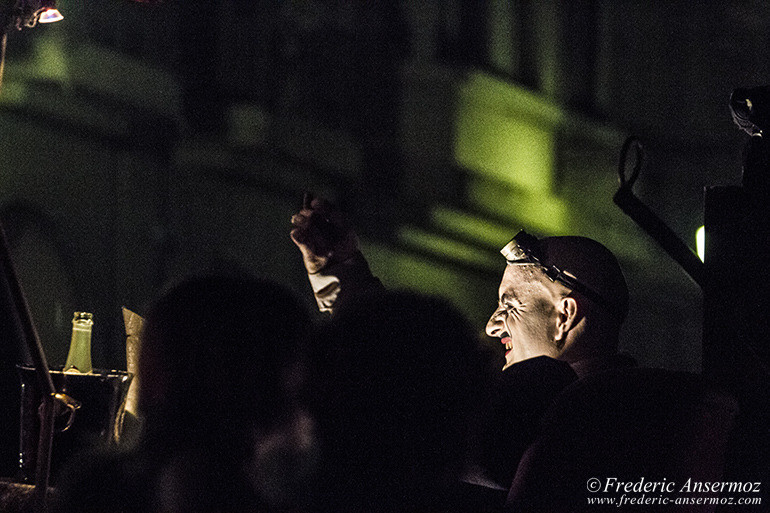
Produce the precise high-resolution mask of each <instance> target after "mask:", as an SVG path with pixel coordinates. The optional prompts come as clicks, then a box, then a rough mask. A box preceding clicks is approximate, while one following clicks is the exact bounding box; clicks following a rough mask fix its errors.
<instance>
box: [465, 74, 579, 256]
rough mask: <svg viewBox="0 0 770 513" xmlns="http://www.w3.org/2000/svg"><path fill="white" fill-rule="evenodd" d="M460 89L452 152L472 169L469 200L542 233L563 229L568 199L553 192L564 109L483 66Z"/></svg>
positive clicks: (486, 211) (506, 218) (565, 221)
mask: <svg viewBox="0 0 770 513" xmlns="http://www.w3.org/2000/svg"><path fill="white" fill-rule="evenodd" d="M458 93H459V94H458V104H457V108H456V117H455V138H454V154H455V158H456V160H457V162H458V163H459V164H460V165H461V166H463V167H464V168H466V169H468V170H469V171H470V172H471V173H472V175H473V176H472V178H471V180H470V181H469V183H468V185H467V188H466V197H467V200H468V201H469V202H470V203H471V204H473V205H475V206H477V207H478V208H479V209H480V210H481V211H483V212H485V213H488V214H492V215H494V216H495V217H500V218H502V219H505V220H510V222H511V223H512V225H515V226H516V227H523V228H530V229H532V230H535V231H538V232H540V233H541V234H551V233H557V232H563V231H565V230H566V229H567V228H568V226H567V222H568V216H567V209H566V205H565V204H564V202H563V201H562V200H561V199H560V198H558V197H557V196H556V195H554V194H553V189H554V181H555V168H556V157H555V155H556V140H557V134H558V129H559V127H560V126H562V124H563V123H564V122H565V115H564V112H563V111H562V110H561V109H560V108H559V107H558V106H556V105H555V104H553V103H551V102H549V101H547V100H546V99H544V98H543V97H541V96H538V95H537V94H534V93H532V92H531V91H527V90H525V89H523V88H520V87H517V86H516V85H514V84H512V83H510V82H507V81H503V80H500V79H498V78H495V77H492V76H489V75H487V74H484V73H481V72H472V73H470V74H469V76H468V78H467V80H466V81H465V82H464V83H463V84H462V86H461V87H460V89H459V91H458ZM490 236H492V234H491V233H490ZM498 243H499V241H498Z"/></svg>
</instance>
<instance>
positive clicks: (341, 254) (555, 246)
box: [291, 199, 634, 492]
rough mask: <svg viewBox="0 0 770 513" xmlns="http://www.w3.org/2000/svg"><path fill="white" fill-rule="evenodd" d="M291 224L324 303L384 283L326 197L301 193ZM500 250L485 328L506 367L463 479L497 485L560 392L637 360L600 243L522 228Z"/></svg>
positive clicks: (616, 282) (617, 279) (617, 280)
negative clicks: (621, 349)
mask: <svg viewBox="0 0 770 513" xmlns="http://www.w3.org/2000/svg"><path fill="white" fill-rule="evenodd" d="M292 225H293V229H292V232H291V238H292V240H293V241H294V243H295V244H296V245H297V246H298V247H299V249H300V251H301V253H302V256H303V260H304V263H305V267H306V268H307V271H308V274H309V279H310V282H311V285H312V286H313V290H314V293H315V296H316V300H317V302H318V306H319V308H320V309H321V310H322V311H329V312H333V310H334V308H335V305H337V304H339V303H340V302H342V301H345V300H347V298H349V297H353V296H356V295H357V294H359V293H360V292H361V291H365V290H366V289H367V288H370V287H381V286H382V285H381V284H380V283H379V281H378V280H377V279H376V278H374V277H373V276H372V274H371V272H370V271H369V268H368V265H367V264H366V261H365V260H364V258H363V256H362V255H361V253H360V251H359V250H358V246H357V241H356V238H355V235H354V234H353V232H352V230H351V229H350V228H349V226H348V225H346V223H345V222H344V221H343V220H342V218H341V215H340V213H339V212H338V211H337V210H336V209H334V208H332V207H331V206H330V205H329V204H327V203H325V202H323V201H321V200H318V199H315V200H312V201H310V200H306V202H305V204H304V206H303V208H302V210H301V211H300V212H299V213H298V214H296V215H294V216H293V217H292ZM501 253H502V254H503V256H504V257H505V259H506V261H507V265H506V268H505V272H504V274H503V278H502V280H501V282H500V286H499V291H498V307H497V309H496V310H495V311H494V313H493V314H492V317H491V318H490V319H489V322H488V324H487V327H486V332H487V334H488V335H489V336H490V337H494V338H499V339H500V342H501V343H502V344H504V345H505V348H506V353H505V365H504V367H503V370H504V372H501V373H500V374H499V376H498V381H499V383H497V384H496V385H495V386H494V388H493V393H492V394H491V396H492V397H491V400H490V401H491V403H492V404H491V405H490V407H489V408H488V416H489V418H488V419H486V421H485V425H486V426H487V429H485V431H486V433H485V434H484V436H483V437H482V441H481V448H480V450H479V452H480V454H479V455H478V460H479V465H478V468H477V469H476V470H475V471H474V472H473V473H472V475H469V476H468V478H469V481H471V482H474V483H476V484H480V485H482V486H484V487H488V488H492V489H498V490H500V491H501V492H502V491H504V490H507V489H508V487H509V486H510V484H511V480H512V479H513V476H514V474H515V472H516V468H517V465H518V461H519V459H520V457H521V455H522V454H523V452H524V451H525V450H526V448H527V447H528V445H529V444H530V443H531V442H532V441H533V440H534V438H535V436H536V435H537V431H538V426H539V423H540V420H541V418H542V416H543V414H544V412H545V411H546V410H547V408H548V407H549V406H550V404H551V403H552V401H553V400H554V399H555V398H556V396H557V395H558V394H559V392H561V391H562V390H563V389H564V388H565V387H567V386H568V385H569V384H571V383H572V382H574V381H576V380H577V379H579V378H580V377H583V376H585V375H587V374H590V373H593V372H598V371H602V370H605V369H611V368H617V367H625V366H631V365H633V364H634V363H633V360H631V359H630V358H629V357H626V356H623V355H619V354H618V353H617V347H618V337H619V331H620V327H621V324H622V322H623V320H624V319H625V317H626V314H627V311H628V288H627V285H626V281H625V278H624V277H623V273H622V271H621V269H620V266H619V265H618V262H617V260H616V259H615V257H614V255H613V254H612V253H611V252H610V251H609V250H608V249H607V248H605V247H604V246H602V245H601V244H600V243H598V242H596V241H594V240H592V239H588V238H585V237H572V236H568V237H548V238H544V239H540V240H538V239H536V238H535V237H533V236H531V235H529V234H527V233H525V232H520V233H519V234H518V235H516V237H514V238H513V239H512V240H511V241H510V242H509V243H508V244H507V245H506V246H505V247H504V248H503V249H502V250H501Z"/></svg>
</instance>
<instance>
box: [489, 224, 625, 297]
mask: <svg viewBox="0 0 770 513" xmlns="http://www.w3.org/2000/svg"><path fill="white" fill-rule="evenodd" d="M500 253H501V254H502V255H503V256H504V257H505V260H506V261H507V262H508V265H525V264H536V265H538V266H540V267H541V268H542V269H543V271H544V272H545V275H546V276H548V278H549V279H550V280H551V281H553V282H559V283H561V284H562V285H564V286H566V287H567V288H569V289H572V290H574V291H576V292H579V293H580V294H583V295H584V296H586V297H587V298H589V299H590V300H592V301H593V302H595V303H597V304H599V305H602V306H604V307H605V308H607V309H609V310H610V311H612V312H616V311H617V308H616V307H614V306H613V304H612V303H610V302H609V301H608V300H606V299H605V298H604V297H602V295H601V294H599V293H598V292H596V291H595V290H593V289H592V288H591V287H589V286H587V285H585V284H584V283H582V282H580V281H579V280H578V279H577V278H575V277H574V276H572V275H570V274H567V272H568V271H566V270H562V269H559V268H558V267H557V266H556V265H553V264H549V263H548V262H546V259H545V258H544V257H543V255H542V254H541V251H540V248H539V245H538V239H537V237H535V236H534V235H530V234H528V233H527V232H525V231H524V230H521V231H520V232H519V233H517V234H516V236H515V237H514V238H513V239H511V241H510V242H508V244H506V245H505V246H504V247H503V249H501V250H500Z"/></svg>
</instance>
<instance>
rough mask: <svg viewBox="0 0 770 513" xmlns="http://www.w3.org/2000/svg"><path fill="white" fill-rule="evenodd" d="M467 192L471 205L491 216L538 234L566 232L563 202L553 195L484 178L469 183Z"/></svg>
mask: <svg viewBox="0 0 770 513" xmlns="http://www.w3.org/2000/svg"><path fill="white" fill-rule="evenodd" d="M467 195H468V198H469V200H470V201H471V202H472V203H473V204H476V205H478V206H479V207H480V208H482V209H483V210H485V211H486V212H489V213H491V214H494V215H495V216H499V217H503V218H505V219H509V220H510V221H511V223H513V224H514V225H515V226H516V227H517V228H525V229H531V230H533V231H535V232H537V233H538V234H540V235H556V234H563V233H564V232H566V231H569V215H568V210H567V205H566V203H565V202H564V201H563V200H561V199H559V198H557V197H555V196H553V195H550V194H547V193H541V194H527V193H525V192H521V191H517V190H514V189H505V188H501V187H500V186H499V185H498V184H496V183H494V182H489V181H484V180H476V181H472V182H471V183H469V184H468V189H467ZM513 235H515V234H513Z"/></svg>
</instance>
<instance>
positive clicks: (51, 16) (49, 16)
mask: <svg viewBox="0 0 770 513" xmlns="http://www.w3.org/2000/svg"><path fill="white" fill-rule="evenodd" d="M63 19H64V16H62V14H61V13H60V12H59V9H46V10H45V11H43V12H42V13H41V14H40V18H38V20H37V21H38V23H54V22H56V21H61V20H63Z"/></svg>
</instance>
